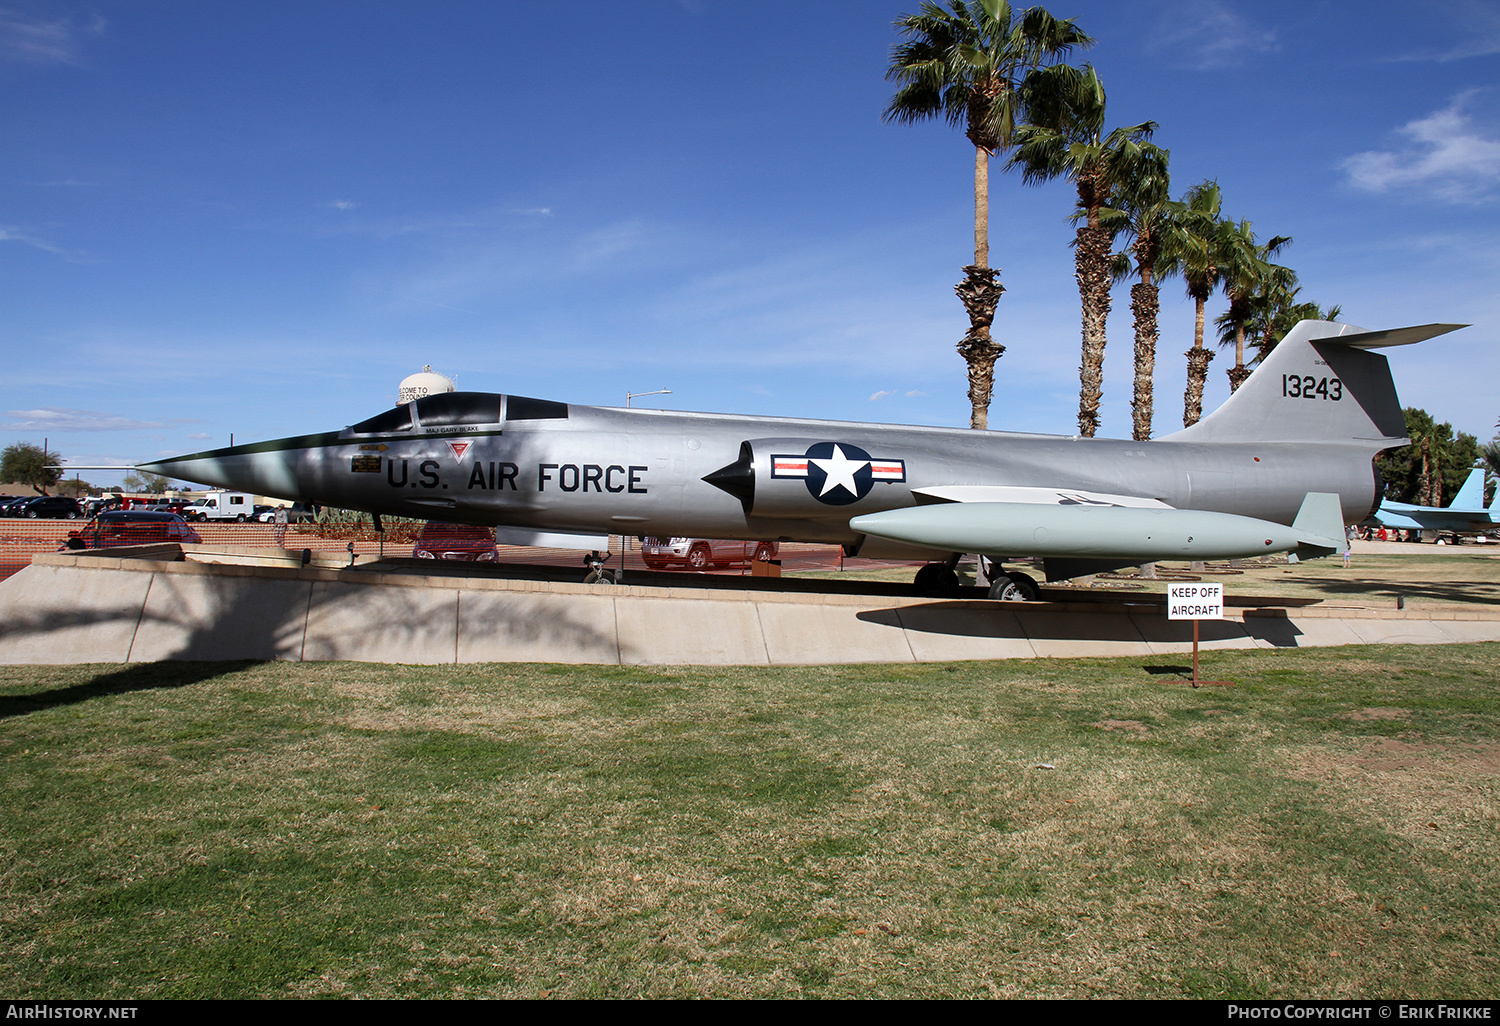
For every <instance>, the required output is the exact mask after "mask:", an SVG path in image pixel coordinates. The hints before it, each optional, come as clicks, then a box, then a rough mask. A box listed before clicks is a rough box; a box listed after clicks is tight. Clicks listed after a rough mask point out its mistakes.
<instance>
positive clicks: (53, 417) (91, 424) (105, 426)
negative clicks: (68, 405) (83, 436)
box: [0, 406, 166, 431]
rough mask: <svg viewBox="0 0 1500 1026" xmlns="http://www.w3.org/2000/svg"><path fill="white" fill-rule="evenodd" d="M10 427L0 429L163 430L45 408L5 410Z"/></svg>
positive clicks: (113, 417)
mask: <svg viewBox="0 0 1500 1026" xmlns="http://www.w3.org/2000/svg"><path fill="white" fill-rule="evenodd" d="M5 415H6V416H7V417H10V418H12V420H11V422H10V423H7V424H4V425H0V427H3V428H4V430H6V431H139V430H142V429H149V428H162V427H165V426H166V425H165V424H164V423H162V422H161V421H147V420H131V419H130V418H128V417H120V416H116V415H115V414H112V413H95V412H94V411H92V410H66V409H60V408H58V407H55V406H44V407H42V408H41V409H36V410H6V411H5Z"/></svg>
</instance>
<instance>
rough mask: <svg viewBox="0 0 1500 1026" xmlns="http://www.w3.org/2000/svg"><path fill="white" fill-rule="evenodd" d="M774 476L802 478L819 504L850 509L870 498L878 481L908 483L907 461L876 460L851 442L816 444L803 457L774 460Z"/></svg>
mask: <svg viewBox="0 0 1500 1026" xmlns="http://www.w3.org/2000/svg"><path fill="white" fill-rule="evenodd" d="M771 476H772V477H773V478H778V477H796V478H802V479H803V480H804V481H805V482H806V484H807V491H808V494H810V495H811V496H812V497H813V498H815V499H817V500H818V501H819V502H822V503H826V504H828V505H830V506H848V505H849V504H851V503H855V502H858V501H859V500H860V499H863V498H864V497H865V496H866V495H869V494H870V489H871V488H873V487H874V486H875V482H876V481H905V480H906V461H905V460H877V459H874V458H872V457H871V456H870V454H869V453H867V452H865V450H863V449H861V448H860V447H859V446H857V445H850V444H849V443H848V442H814V443H813V444H812V445H810V446H808V447H807V452H806V453H805V454H803V455H801V456H775V455H773V456H772V457H771Z"/></svg>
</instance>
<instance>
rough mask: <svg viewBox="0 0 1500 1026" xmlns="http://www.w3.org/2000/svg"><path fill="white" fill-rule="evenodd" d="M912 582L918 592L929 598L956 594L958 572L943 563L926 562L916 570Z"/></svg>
mask: <svg viewBox="0 0 1500 1026" xmlns="http://www.w3.org/2000/svg"><path fill="white" fill-rule="evenodd" d="M912 584H913V585H914V586H915V587H916V589H917V592H918V593H919V594H922V595H927V596H929V597H931V598H943V597H946V596H949V595H957V594H958V574H956V573H954V572H953V571H952V570H951V569H950V568H949V567H948V566H947V565H946V564H943V563H928V564H927V565H926V566H924V567H922V568H921V569H920V570H918V571H917V576H916V577H915V578H914V579H913V580H912Z"/></svg>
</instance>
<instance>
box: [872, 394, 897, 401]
mask: <svg viewBox="0 0 1500 1026" xmlns="http://www.w3.org/2000/svg"><path fill="white" fill-rule="evenodd" d="M895 394H896V393H895V392H876V393H875V394H874V395H872V396H870V402H872V403H875V402H879V401H880V400H882V399H884V398H885V397H886V396H888V395H895Z"/></svg>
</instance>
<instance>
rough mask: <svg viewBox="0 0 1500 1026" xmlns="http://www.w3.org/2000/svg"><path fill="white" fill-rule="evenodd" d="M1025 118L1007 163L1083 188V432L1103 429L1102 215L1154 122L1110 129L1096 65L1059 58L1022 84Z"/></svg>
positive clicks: (1105, 297)
mask: <svg viewBox="0 0 1500 1026" xmlns="http://www.w3.org/2000/svg"><path fill="white" fill-rule="evenodd" d="M1021 92H1022V99H1023V103H1024V106H1025V110H1026V124H1024V125H1022V126H1021V127H1020V128H1018V129H1017V130H1016V148H1015V153H1014V154H1013V155H1012V156H1011V159H1010V161H1009V163H1008V164H1007V167H1018V168H1020V169H1021V173H1022V181H1024V182H1025V183H1026V184H1028V185H1035V184H1040V183H1041V182H1046V181H1051V180H1052V179H1054V178H1067V179H1069V180H1070V181H1072V182H1073V183H1074V184H1075V185H1076V186H1077V188H1078V206H1077V210H1076V212H1075V213H1074V215H1073V218H1074V221H1075V222H1076V223H1077V224H1078V235H1077V237H1076V238H1075V239H1074V242H1073V259H1074V266H1075V268H1076V269H1075V272H1074V277H1075V278H1076V279H1077V281H1078V298H1079V302H1080V306H1081V307H1082V314H1083V355H1082V360H1081V362H1080V365H1079V379H1080V380H1079V385H1080V387H1079V394H1078V432H1079V434H1081V435H1084V436H1087V437H1093V435H1094V433H1095V432H1096V431H1098V429H1099V400H1100V398H1101V397H1102V395H1103V386H1104V346H1105V322H1106V321H1107V320H1108V318H1109V308H1110V295H1109V290H1110V276H1111V275H1110V250H1111V248H1112V247H1113V244H1114V236H1115V231H1116V230H1117V229H1115V228H1112V227H1109V226H1106V225H1105V224H1104V223H1103V222H1102V220H1101V217H1100V213H1101V211H1102V210H1103V209H1104V208H1105V206H1106V204H1108V203H1109V201H1110V196H1111V193H1112V191H1113V190H1114V187H1115V183H1116V182H1117V181H1118V180H1119V178H1120V176H1121V174H1122V173H1124V171H1123V169H1124V168H1125V167H1126V166H1128V165H1130V164H1131V163H1132V162H1137V161H1139V159H1140V155H1141V152H1142V149H1143V147H1146V146H1148V145H1149V143H1147V142H1146V140H1148V139H1149V138H1150V137H1151V133H1152V132H1154V131H1155V130H1156V123H1155V122H1152V121H1146V122H1143V123H1141V124H1139V125H1133V126H1131V127H1129V128H1117V129H1115V130H1114V131H1113V132H1110V133H1109V135H1108V136H1106V135H1105V134H1104V105H1105V100H1104V86H1103V84H1102V83H1101V82H1100V81H1099V76H1098V74H1097V73H1096V72H1095V71H1094V69H1093V67H1092V66H1088V65H1086V66H1085V67H1084V68H1083V70H1082V71H1079V70H1078V69H1076V68H1070V67H1068V66H1067V65H1063V64H1058V65H1053V66H1052V67H1049V68H1045V69H1042V70H1039V71H1036V72H1033V73H1032V74H1030V75H1028V76H1027V77H1026V80H1025V82H1024V83H1023V84H1022V88H1021Z"/></svg>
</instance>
